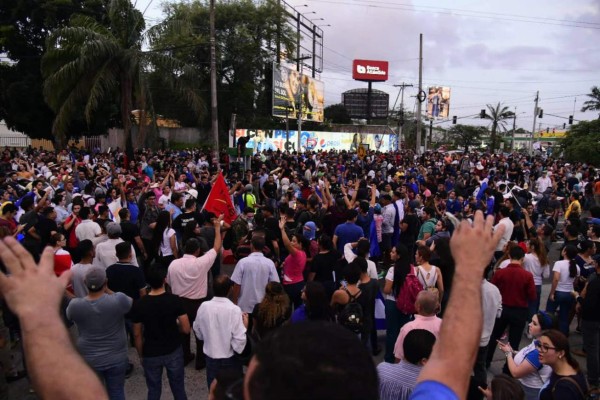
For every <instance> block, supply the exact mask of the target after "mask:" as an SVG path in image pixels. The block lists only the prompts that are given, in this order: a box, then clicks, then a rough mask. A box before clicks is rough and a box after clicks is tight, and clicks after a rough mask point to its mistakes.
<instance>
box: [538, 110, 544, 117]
mask: <svg viewBox="0 0 600 400" xmlns="http://www.w3.org/2000/svg"><path fill="white" fill-rule="evenodd" d="M538 117H539V118H544V110H543V109H541V108H540V114H539V115H538Z"/></svg>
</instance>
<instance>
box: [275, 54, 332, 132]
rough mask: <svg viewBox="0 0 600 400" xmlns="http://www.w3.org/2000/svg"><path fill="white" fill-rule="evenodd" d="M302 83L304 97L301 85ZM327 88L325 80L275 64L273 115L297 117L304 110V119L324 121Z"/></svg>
mask: <svg viewBox="0 0 600 400" xmlns="http://www.w3.org/2000/svg"><path fill="white" fill-rule="evenodd" d="M301 85H302V98H300V87H301ZM324 109H325V89H324V85H323V82H321V81H319V80H316V79H315V78H312V77H310V76H308V75H304V74H303V75H302V76H300V72H298V71H296V70H295V69H291V68H288V67H284V66H283V65H277V64H275V63H274V64H273V116H274V117H279V118H286V116H287V117H289V118H297V117H298V112H300V110H302V119H303V120H304V121H314V122H323V116H324V114H323V111H324Z"/></svg>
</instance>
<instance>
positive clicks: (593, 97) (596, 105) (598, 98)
mask: <svg viewBox="0 0 600 400" xmlns="http://www.w3.org/2000/svg"><path fill="white" fill-rule="evenodd" d="M588 97H590V100H588V101H586V102H585V103H583V107H582V108H581V111H582V112H585V111H588V110H590V111H600V89H598V86H594V87H593V88H592V93H590V94H588ZM598 119H600V115H599V116H598Z"/></svg>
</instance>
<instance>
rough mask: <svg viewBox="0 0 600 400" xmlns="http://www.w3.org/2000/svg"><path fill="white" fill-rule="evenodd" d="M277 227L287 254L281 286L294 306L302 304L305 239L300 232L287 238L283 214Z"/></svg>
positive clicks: (305, 257) (306, 248) (306, 247)
mask: <svg viewBox="0 0 600 400" xmlns="http://www.w3.org/2000/svg"><path fill="white" fill-rule="evenodd" d="M279 229H280V231H281V237H282V239H283V245H284V246H285V248H286V250H287V251H288V253H289V255H288V256H287V257H286V258H285V260H284V262H283V279H282V283H283V287H284V288H285V292H286V293H287V294H288V296H289V297H290V300H291V301H292V304H293V305H294V308H298V307H300V306H301V305H302V289H303V288H304V269H305V267H306V259H307V258H308V257H307V254H306V252H307V250H308V246H307V245H306V239H305V238H304V236H302V235H301V234H294V235H292V238H291V239H290V238H288V235H287V233H286V231H285V216H284V217H282V218H281V220H280V221H279Z"/></svg>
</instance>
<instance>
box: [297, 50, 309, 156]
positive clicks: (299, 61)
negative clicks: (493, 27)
mask: <svg viewBox="0 0 600 400" xmlns="http://www.w3.org/2000/svg"><path fill="white" fill-rule="evenodd" d="M309 58H311V56H302V57H299V58H298V59H297V60H296V62H297V63H298V64H299V65H300V70H299V71H300V74H299V76H298V79H300V101H299V103H300V104H299V110H298V153H300V150H301V148H300V137H301V136H302V113H303V112H304V83H303V82H302V73H303V72H304V63H303V61H304V60H308V59H309Z"/></svg>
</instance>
